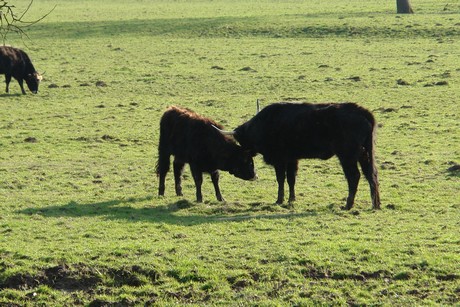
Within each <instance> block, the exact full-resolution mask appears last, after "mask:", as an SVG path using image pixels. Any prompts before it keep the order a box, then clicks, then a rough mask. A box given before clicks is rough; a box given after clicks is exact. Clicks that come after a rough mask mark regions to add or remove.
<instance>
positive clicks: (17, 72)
mask: <svg viewBox="0 0 460 307" xmlns="http://www.w3.org/2000/svg"><path fill="white" fill-rule="evenodd" d="M0 74H4V75H5V82H6V92H7V93H8V92H9V86H10V81H11V77H14V78H15V79H16V80H18V83H19V86H20V87H21V91H22V93H23V94H25V93H26V91H25V90H24V85H23V82H24V80H25V81H26V83H27V87H28V88H29V90H30V91H31V92H32V93H34V94H36V93H37V92H38V84H39V83H40V81H41V80H42V76H41V75H40V74H39V73H38V72H37V71H36V70H35V68H34V65H33V64H32V61H31V60H30V58H29V56H28V55H27V53H25V52H24V51H22V50H21V49H18V48H13V47H9V46H0Z"/></svg>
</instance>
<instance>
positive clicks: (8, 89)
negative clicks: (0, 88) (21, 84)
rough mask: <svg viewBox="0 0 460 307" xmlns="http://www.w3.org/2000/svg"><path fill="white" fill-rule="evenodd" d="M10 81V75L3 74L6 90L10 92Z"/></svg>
mask: <svg viewBox="0 0 460 307" xmlns="http://www.w3.org/2000/svg"><path fill="white" fill-rule="evenodd" d="M10 82H11V75H8V74H6V75H5V83H6V92H7V93H9V92H10Z"/></svg>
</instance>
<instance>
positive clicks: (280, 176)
mask: <svg viewBox="0 0 460 307" xmlns="http://www.w3.org/2000/svg"><path fill="white" fill-rule="evenodd" d="M275 172H276V181H278V199H277V200H276V203H277V204H282V203H283V201H284V180H285V179H286V164H278V165H275Z"/></svg>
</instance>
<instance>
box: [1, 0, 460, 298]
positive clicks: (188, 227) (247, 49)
mask: <svg viewBox="0 0 460 307" xmlns="http://www.w3.org/2000/svg"><path fill="white" fill-rule="evenodd" d="M307 2H308V3H307ZM363 2H364V1H358V0H334V1H319V0H315V1H295V0H292V1H286V2H280V1H274V0H254V1H252V0H251V1H229V0H214V1H204V0H202V1H193V0H192V1H180V0H178V1H166V0H165V1H147V0H128V1H119V0H115V1H107V0H100V1H94V0H86V1H70V0H56V1H51V0H43V1H40V2H35V3H34V4H33V6H32V9H31V11H30V14H29V15H27V17H28V18H30V19H33V18H34V17H38V16H41V15H43V14H44V13H46V12H48V11H49V10H50V9H51V8H52V7H53V6H55V5H56V4H57V7H56V9H55V10H54V11H53V13H52V14H51V15H50V16H49V17H48V18H46V19H45V20H44V21H42V22H41V23H39V24H37V25H34V26H33V27H30V28H29V29H28V32H27V33H28V35H29V36H30V40H21V39H19V38H17V37H14V36H11V37H10V38H9V39H8V42H7V43H8V44H11V45H14V46H17V47H20V48H22V49H24V50H25V51H26V52H27V53H28V54H29V56H30V57H31V58H32V60H33V63H34V64H35V67H36V68H37V69H38V70H39V71H40V72H43V71H46V72H45V75H44V76H45V79H44V81H43V83H42V84H41V85H40V91H39V94H38V95H32V94H30V93H29V94H28V95H25V96H23V95H20V89H19V86H18V85H17V83H16V81H15V80H13V81H12V83H11V85H10V94H5V93H4V92H3V89H0V305H6V306H24V305H30V306H41V305H42V306H48V305H53V306H69V305H90V306H138V305H146V306H149V305H174V304H177V305H184V304H191V305H218V304H225V305H262V306H276V305H297V306H302V305H314V304H318V305H319V304H321V305H323V304H340V305H344V304H350V305H458V304H460V273H459V268H460V239H459V235H458V233H459V229H460V197H459V196H460V195H459V191H460V171H458V170H457V171H456V170H455V169H458V165H459V163H460V145H459V144H460V120H459V114H460V107H459V106H460V98H459V93H458V89H459V85H460V60H459V59H460V56H459V55H460V51H459V50H460V23H459V20H458V12H459V10H460V3H458V1H450V2H447V1H437V0H414V1H412V2H413V6H414V10H415V12H416V14H414V15H412V16H409V15H407V16H402V15H396V14H395V12H396V7H395V4H394V3H393V2H391V3H390V4H389V3H388V1H383V0H379V1H368V2H369V3H366V4H363ZM27 3H28V1H25V0H20V1H17V4H16V6H17V7H19V8H21V7H25V6H26V5H27ZM256 99H260V100H261V104H262V106H265V105H268V104H270V103H272V102H276V101H308V102H344V101H353V102H356V103H359V104H360V105H362V106H364V107H366V108H368V109H369V110H371V111H372V112H373V113H374V115H375V116H376V118H377V121H378V122H379V129H378V137H377V151H376V157H377V163H378V168H379V175H380V183H381V197H382V210H380V211H372V210H371V201H370V197H369V190H368V186H367V183H365V182H364V181H361V184H360V188H359V191H358V195H357V199H356V203H355V207H354V208H353V210H351V211H350V212H346V211H342V210H341V209H340V207H341V206H342V205H344V203H345V197H346V195H347V186H346V182H345V179H344V176H343V173H342V170H341V167H340V166H339V163H338V161H337V160H336V159H335V158H334V159H331V160H328V161H317V160H303V161H302V162H301V163H300V168H299V176H298V183H297V194H298V195H297V201H296V202H295V203H294V204H292V205H290V206H279V205H276V204H274V201H275V199H276V180H275V174H274V170H273V169H272V168H271V167H270V166H267V165H265V164H264V163H263V161H262V159H261V157H260V156H258V157H256V166H257V170H258V175H259V180H257V181H255V182H245V181H241V180H240V179H237V178H234V177H232V176H231V175H230V174H228V173H222V175H221V188H222V193H223V195H224V197H225V198H226V200H227V202H225V203H221V202H217V201H215V197H214V192H213V189H212V184H211V182H210V179H209V176H205V183H204V185H203V194H204V200H205V201H204V203H202V204H197V203H195V202H194V199H195V196H194V195H195V192H194V189H195V188H194V184H193V180H192V178H191V174H190V172H189V171H188V169H187V170H186V172H185V174H184V177H185V178H184V187H183V188H184V195H185V196H184V197H183V198H179V197H176V196H174V186H173V178H172V174H169V176H168V177H167V186H166V196H165V197H161V198H160V197H158V196H157V188H158V180H157V178H156V176H155V173H154V168H155V163H156V156H157V149H156V146H157V143H158V136H159V135H158V125H159V118H160V116H161V115H162V113H163V112H164V110H165V109H166V107H167V106H169V105H179V106H186V107H189V108H192V109H194V110H195V111H197V112H198V113H201V114H202V115H205V116H209V117H212V118H214V119H215V120H216V121H218V122H220V123H222V124H223V125H224V126H225V127H226V128H228V129H232V128H234V127H236V126H238V125H239V124H241V123H243V122H244V121H245V120H248V119H249V118H251V117H252V116H253V115H254V114H255V110H256V107H255V101H256Z"/></svg>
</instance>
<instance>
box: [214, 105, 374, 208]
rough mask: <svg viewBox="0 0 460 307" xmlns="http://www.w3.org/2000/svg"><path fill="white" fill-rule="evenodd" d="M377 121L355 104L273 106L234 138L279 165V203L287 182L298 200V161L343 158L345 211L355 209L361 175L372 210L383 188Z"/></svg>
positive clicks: (291, 194)
mask: <svg viewBox="0 0 460 307" xmlns="http://www.w3.org/2000/svg"><path fill="white" fill-rule="evenodd" d="M375 130H376V122H375V119H374V116H373V115H372V113H370V112H369V111H368V110H366V109H364V108H362V107H360V106H358V105H356V104H354V103H342V104H333V103H325V104H309V103H283V102H282V103H274V104H272V105H269V106H267V107H266V108H264V109H263V110H262V111H261V112H259V113H258V114H257V115H256V116H254V117H253V118H252V119H251V120H249V121H248V122H246V123H244V124H242V125H241V126H239V127H237V128H236V129H235V130H234V131H231V132H227V133H225V131H221V132H222V133H224V134H231V135H233V136H234V138H235V139H236V140H237V141H238V142H239V143H240V145H241V146H242V147H243V148H245V149H249V150H251V151H253V152H254V153H261V154H262V155H263V158H264V160H265V162H266V163H268V164H270V165H273V166H274V167H275V172H276V179H277V181H278V199H277V201H276V202H277V203H278V204H281V203H283V200H284V181H285V179H286V177H287V182H288V185H289V201H294V200H295V190H294V185H295V179H296V175H297V168H298V159H302V158H319V159H323V160H327V159H329V158H331V157H332V156H334V155H337V157H338V158H339V160H340V163H341V165H342V168H343V171H344V173H345V177H346V179H347V181H348V198H347V203H346V207H345V209H347V210H349V209H351V208H352V207H353V203H354V199H355V195H356V191H357V188H358V182H359V178H360V173H359V170H358V163H359V164H360V165H361V169H362V171H363V173H364V175H365V177H366V179H367V181H368V182H369V185H370V190H371V198H372V206H373V208H374V209H379V208H380V196H379V184H378V178H377V168H376V166H375V158H374V141H375V140H374V138H375Z"/></svg>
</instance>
